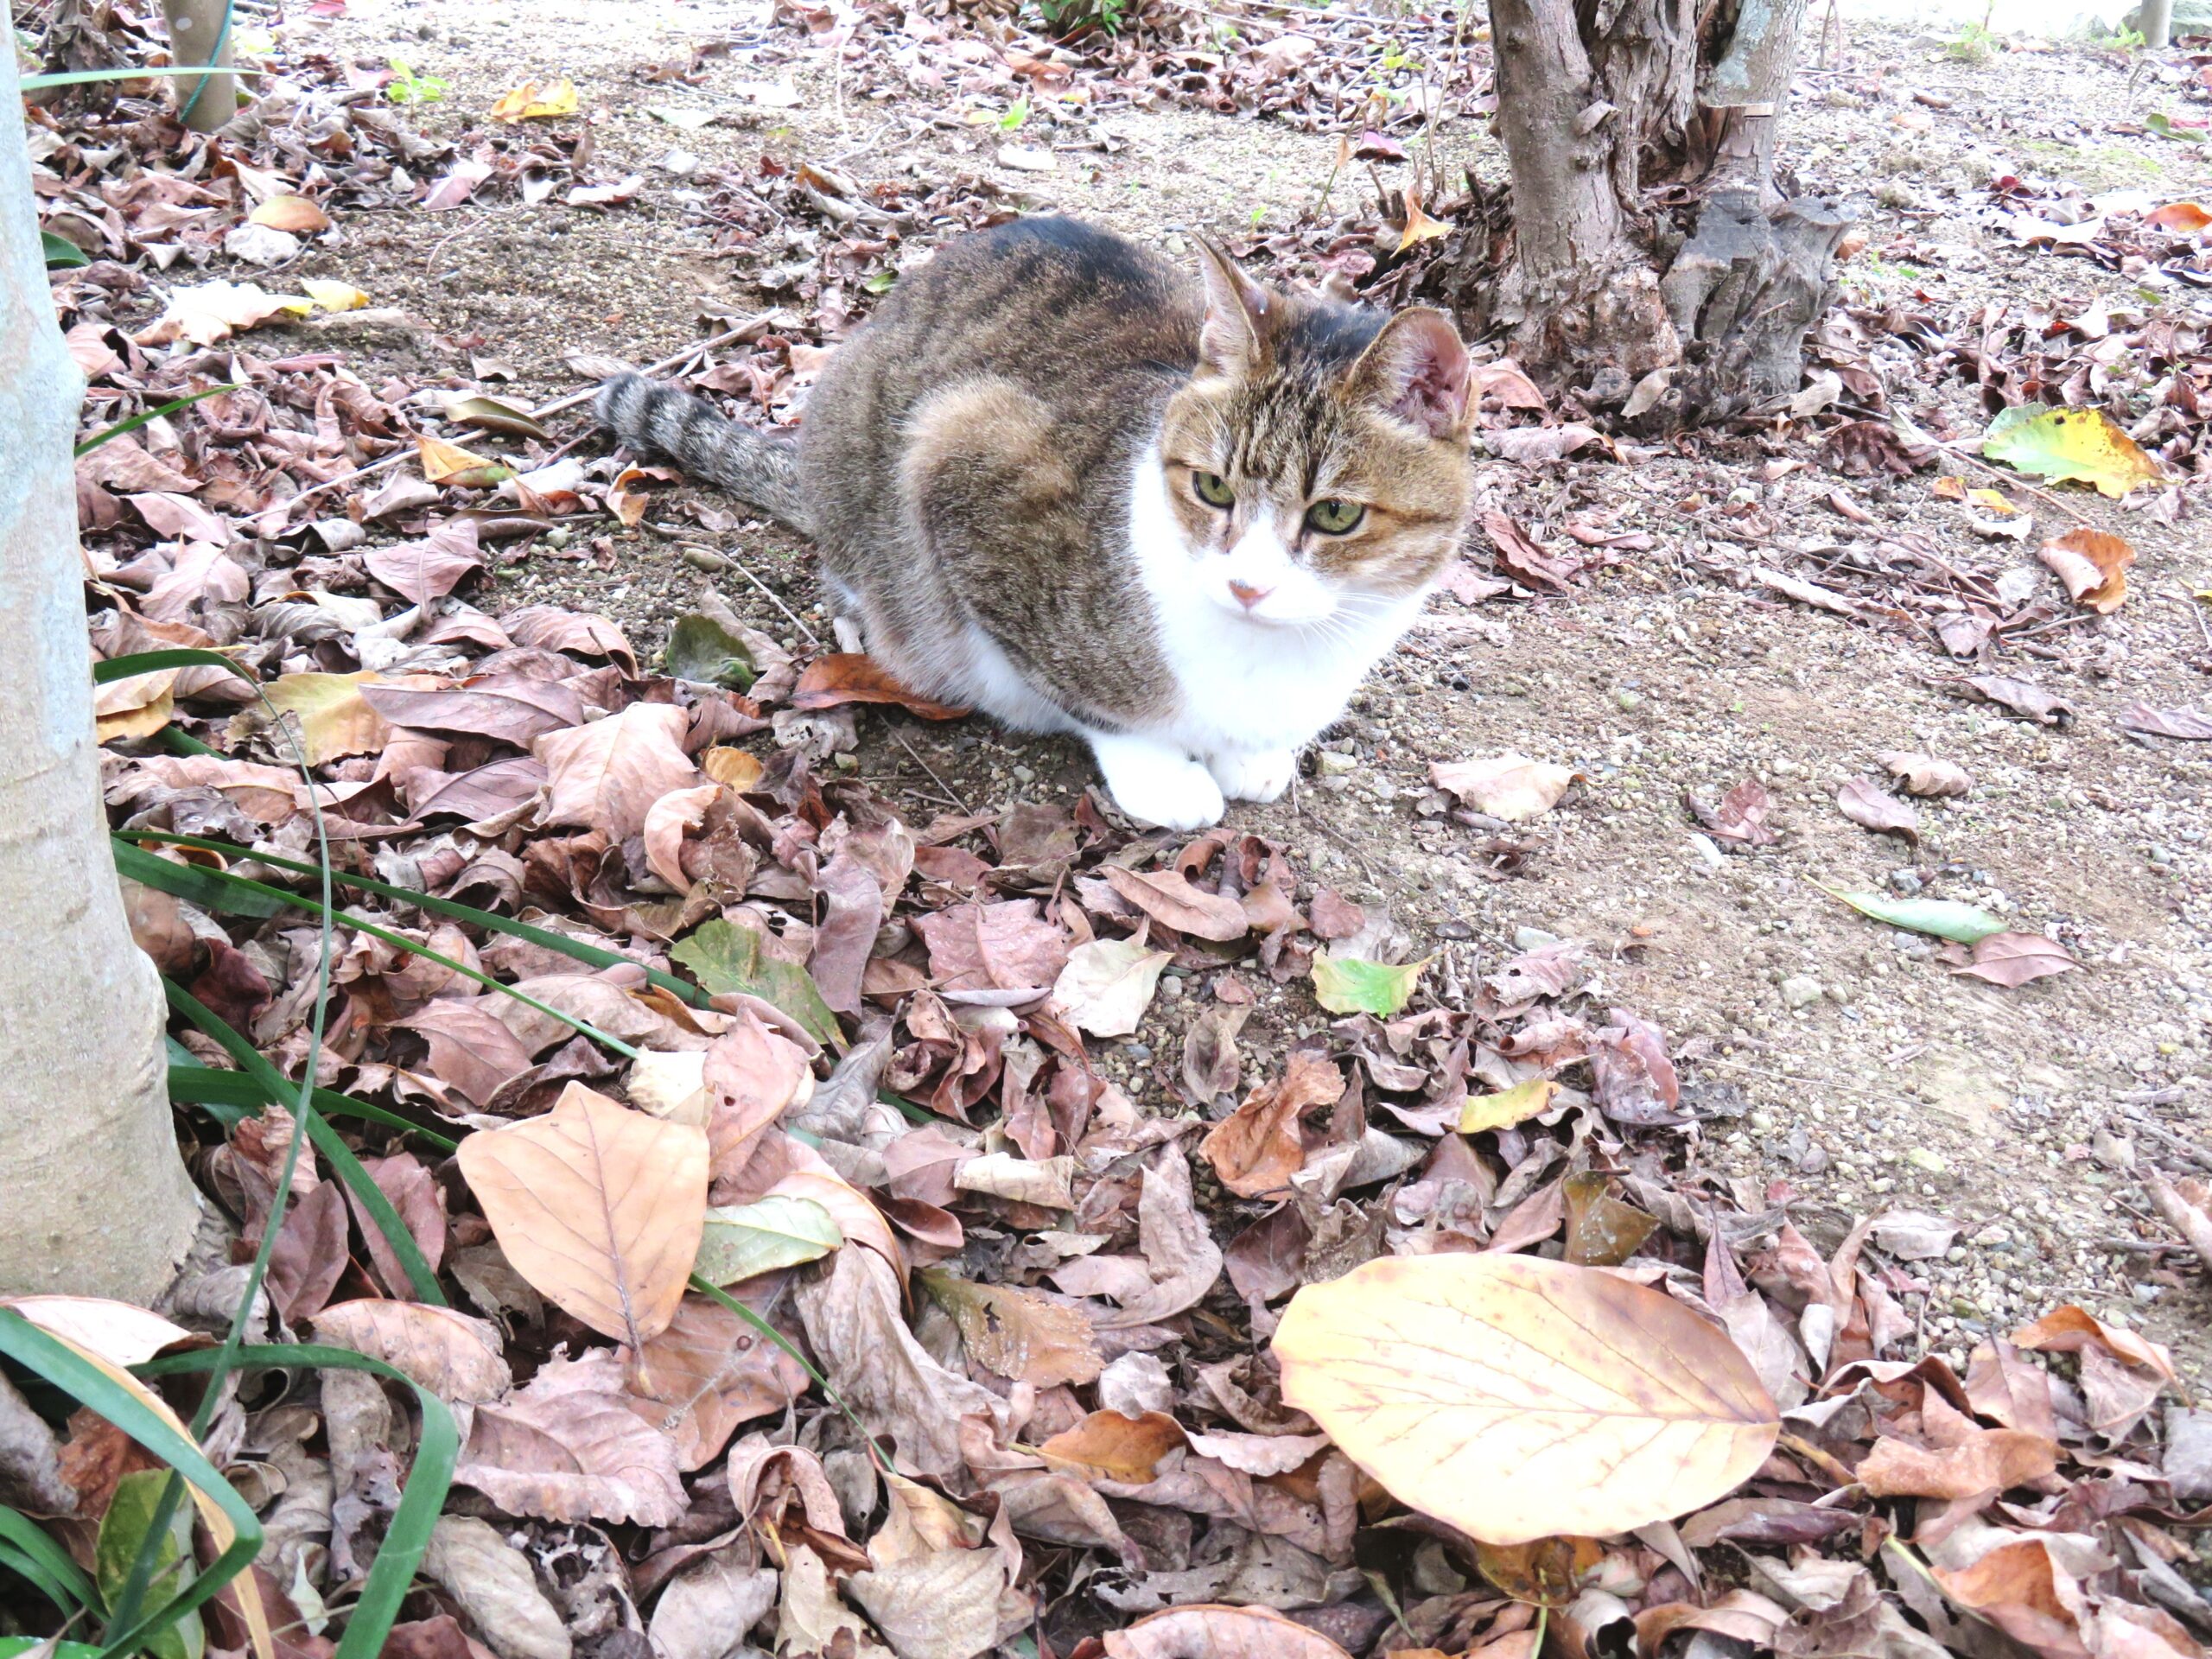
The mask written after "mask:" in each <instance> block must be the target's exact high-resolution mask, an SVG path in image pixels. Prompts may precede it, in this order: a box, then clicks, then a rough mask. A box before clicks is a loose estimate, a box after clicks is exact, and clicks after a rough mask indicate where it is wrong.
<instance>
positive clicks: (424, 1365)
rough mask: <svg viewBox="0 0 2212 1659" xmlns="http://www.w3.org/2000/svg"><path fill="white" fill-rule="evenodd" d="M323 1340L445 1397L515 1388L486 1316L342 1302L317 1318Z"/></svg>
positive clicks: (473, 1398)
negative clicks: (391, 1368)
mask: <svg viewBox="0 0 2212 1659" xmlns="http://www.w3.org/2000/svg"><path fill="white" fill-rule="evenodd" d="M315 1338H316V1340H317V1341H319V1342H327V1343H329V1344H332V1345H333V1346H334V1347H338V1348H350V1349H352V1350H353V1351H354V1352H355V1353H357V1354H366V1355H368V1356H369V1357H370V1358H372V1359H380V1360H382V1361H384V1362H385V1364H387V1365H391V1366H394V1367H396V1368H397V1369H398V1370H402V1371H404V1372H406V1373H407V1375H408V1376H411V1377H413V1378H414V1379H415V1381H416V1382H417V1383H421V1384H422V1385H423V1387H424V1388H426V1389H429V1391H430V1392H431V1393H433V1394H435V1395H437V1396H438V1397H439V1398H440V1399H442V1400H448V1401H452V1400H459V1401H466V1402H469V1403H470V1404H472V1405H473V1404H477V1403H480V1402H483V1401H486V1400H496V1399H498V1398H499V1396H500V1395H503V1394H505V1392H506V1391H507V1390H508V1389H510V1388H511V1387H512V1386H513V1383H514V1377H513V1376H512V1374H511V1373H510V1372H509V1371H508V1370H507V1362H506V1361H505V1359H503V1358H501V1357H500V1355H499V1331H498V1329H497V1327H496V1326H494V1325H493V1324H492V1323H491V1322H490V1321H489V1320H488V1319H471V1318H470V1317H469V1316H468V1315H467V1314H466V1313H455V1312H454V1310H453V1309H452V1308H449V1307H431V1306H427V1305H425V1304H423V1303H420V1302H387V1301H372V1300H363V1301H358V1302H340V1303H338V1304H337V1305H336V1306H331V1307H326V1308H324V1309H323V1310H322V1312H321V1313H318V1314H316V1315H315Z"/></svg>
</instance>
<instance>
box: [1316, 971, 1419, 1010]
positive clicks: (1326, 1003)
mask: <svg viewBox="0 0 2212 1659" xmlns="http://www.w3.org/2000/svg"><path fill="white" fill-rule="evenodd" d="M1429 960H1430V959H1429V958H1428V957H1422V958H1421V960H1420V961H1419V962H1408V963H1404V964H1403V965H1402V966H1394V965H1393V964H1391V963H1387V962H1363V961H1361V960H1360V959H1359V958H1358V957H1314V958H1313V1000H1314V1001H1317V1002H1319V1004H1320V1005H1321V1006H1322V1007H1325V1008H1326V1009H1327V1010H1328V1011H1329V1012H1330V1013H1331V1014H1395V1013H1397V1011H1398V1010H1399V1009H1400V1008H1402V1007H1405V1006H1406V1004H1407V1002H1408V1001H1410V1000H1411V998H1412V996H1413V994H1414V985H1415V984H1416V983H1417V982H1419V981H1420V979H1421V969H1424V968H1426V967H1427V966H1428V964H1429Z"/></svg>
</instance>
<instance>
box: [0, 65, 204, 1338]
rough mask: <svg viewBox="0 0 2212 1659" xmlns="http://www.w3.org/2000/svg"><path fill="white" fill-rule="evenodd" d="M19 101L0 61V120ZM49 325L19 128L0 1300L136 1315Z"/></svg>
mask: <svg viewBox="0 0 2212 1659" xmlns="http://www.w3.org/2000/svg"><path fill="white" fill-rule="evenodd" d="M16 98H17V90H16V64H15V54H13V53H4V54H0V110H5V109H11V108H13V107H14V106H15V104H16ZM84 386H85V381H84V377H83V376H82V375H81V374H79V372H78V371H77V368H76V365H74V364H73V363H72V362H71V361H70V359H69V355H68V353H67V351H66V350H65V349H64V348H63V346H62V343H61V331H60V328H59V327H57V326H56V325H55V321H54V303H53V301H52V299H51V298H50V297H49V296H48V289H47V282H46V272H45V266H44V261H43V259H42V258H41V255H40V252H39V240H38V226H37V223H36V220H35V216H34V214H33V212H32V208H31V183H30V162H29V157H28V156H27V155H26V154H25V151H24V147H23V125H22V122H20V121H9V120H0V593H4V594H6V595H7V596H8V607H9V619H10V638H9V642H8V649H7V650H5V651H0V928H4V930H5V932H6V935H7V940H8V948H7V950H5V951H4V952H0V1291H8V1292H16V1291H69V1292H73V1293H78V1294H88V1295H100V1296H115V1297H120V1298H123V1299H124V1300H129V1301H135V1302H141V1303H144V1302H150V1301H151V1300H153V1299H154V1298H155V1297H156V1295H158V1294H160V1292H161V1291H162V1287H164V1286H165V1285H167V1283H168V1280H169V1277H170V1274H172V1273H173V1271H174V1270H175V1266H176V1264H177V1262H180V1261H181V1259H182V1258H183V1255H184V1251H185V1248H186V1246H187V1245H188V1243H190V1242H191V1239H192V1234H193V1230H194V1225H195V1224H196V1222H197V1220H198V1216H199V1198H198V1196H197V1195H196V1194H195V1193H194V1191H193V1187H192V1183H191V1181H190V1180H189V1179H188V1178H187V1177H186V1174H185V1172H184V1164H183V1161H182V1160H181V1158H179V1156H178V1155H177V1146H176V1134H175V1128H173V1126H172V1121H171V1117H170V1112H169V1103H168V1086H167V1071H168V1066H167V1061H166V1057H165V1055H164V1053H163V1048H162V1027H163V1024H164V1013H163V1005H162V994H161V987H160V984H159V982H158V981H157V979H156V975H155V971H154V965H153V963H150V962H149V961H148V960H147V958H146V957H145V954H144V953H143V951H141V950H139V949H138V948H137V945H135V944H132V943H131V938H130V928H129V926H128V925H126V923H125V922H124V914H123V901H122V899H121V896H120V894H119V893H118V890H117V887H116V876H115V863H114V861H113V859H111V857H110V856H109V854H108V848H107V829H106V824H105V820H104V818H103V816H102V812H101V808H100V792H99V751H98V750H97V749H96V748H95V747H94V745H93V737H92V652H91V650H90V647H89V646H88V645H87V644H86V632H85V609H84V600H83V596H82V582H83V567H82V565H81V564H80V563H79V557H78V553H77V532H76V522H77V502H76V490H75V486H74V481H73V473H72V468H71V466H70V458H69V445H70V438H71V435H72V430H73V426H74V424H75V417H76V412H77V406H78V404H79V402H80V401H81V400H82V398H83V396H84Z"/></svg>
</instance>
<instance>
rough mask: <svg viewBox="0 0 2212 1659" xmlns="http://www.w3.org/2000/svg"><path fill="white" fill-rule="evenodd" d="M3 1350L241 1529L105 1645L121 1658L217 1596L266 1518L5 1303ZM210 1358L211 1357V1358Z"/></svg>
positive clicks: (166, 1428) (74, 1354)
mask: <svg viewBox="0 0 2212 1659" xmlns="http://www.w3.org/2000/svg"><path fill="white" fill-rule="evenodd" d="M0 1354H4V1355H5V1356H7V1357H8V1358H10V1359H12V1360H14V1361H15V1362H16V1363H17V1364H18V1365H21V1366H22V1367H23V1368H24V1369H25V1370H29V1371H31V1372H32V1373H34V1374H35V1375H36V1376H40V1377H41V1378H43V1379H44V1380H45V1381H46V1382H48V1383H51V1384H53V1385H54V1387H55V1388H57V1389H60V1390H61V1391H62V1392H63V1393H64V1394H67V1395H69V1396H70V1397H71V1398H73V1400H75V1401H76V1402H78V1403H79V1405H81V1406H84V1407H86V1408H88V1409H90V1410H92V1411H93V1412H95V1413H97V1414H99V1415H100V1416H101V1417H104V1418H105V1419H106V1420H107V1421H109V1422H110V1423H112V1424H113V1425H114V1426H115V1427H117V1428H118V1429H120V1430H121V1431H122V1432H123V1433H125V1434H128V1435H129V1436H130V1438H131V1439H132V1440H136V1441H137V1443H138V1444H139V1445H140V1446H144V1447H145V1448H146V1450H147V1451H149V1452H152V1453H153V1454H154V1455H155V1456H156V1457H157V1458H159V1459H162V1461H163V1462H164V1463H166V1464H168V1465H169V1467H170V1468H172V1469H174V1470H175V1471H176V1472H177V1473H178V1474H179V1475H181V1476H182V1477H183V1478H185V1479H186V1480H188V1481H190V1482H191V1483H192V1484H194V1486H196V1487H198V1488H199V1489H200V1491H203V1492H205V1493H206V1494H207V1497H209V1498H210V1499H211V1500H212V1501H213V1503H214V1504H215V1507H216V1508H218V1509H219V1510H221V1511H222V1512H223V1516H224V1518H225V1519H226V1520H227V1521H229V1522H230V1523H231V1525H232V1529H234V1531H235V1534H236V1535H235V1536H234V1537H233V1538H232V1540H231V1543H230V1547H229V1548H227V1549H226V1550H224V1552H223V1553H222V1554H220V1555H219V1556H217V1557H216V1558H215V1560H214V1561H213V1563H212V1564H211V1565H209V1566H208V1567H206V1568H205V1569H204V1570H202V1571H201V1572H200V1575H199V1576H198V1577H197V1578H195V1579H194V1580H193V1581H192V1582H191V1583H190V1584H188V1585H187V1586H184V1588H183V1589H182V1590H181V1591H180V1592H178V1593H177V1594H176V1595H175V1596H173V1597H171V1598H170V1599H169V1600H168V1602H167V1603H166V1604H165V1605H162V1606H160V1607H157V1608H156V1609H155V1610H154V1611H152V1612H150V1613H148V1614H146V1615H145V1616H144V1617H143V1618H140V1619H138V1620H137V1622H136V1623H135V1624H133V1625H132V1626H131V1628H130V1629H129V1630H124V1631H123V1632H122V1633H121V1634H120V1635H119V1636H118V1637H117V1638H116V1639H115V1640H113V1641H111V1642H110V1643H108V1644H107V1646H106V1647H105V1649H104V1650H103V1652H104V1656H105V1659H119V1656H121V1655H124V1654H127V1653H129V1652H130V1651H131V1649H134V1648H136V1647H137V1646H138V1644H139V1643H141V1642H142V1641H143V1640H144V1638H145V1637H146V1635H147V1634H148V1633H149V1631H153V1630H161V1629H162V1628H164V1627H165V1626H167V1625H169V1624H175V1622H176V1621H177V1620H178V1619H179V1618H182V1617H183V1616H184V1615H185V1614H186V1613H188V1612H190V1611H192V1610H193V1609H194V1608H196V1607H200V1606H201V1605H205V1604H206V1603H207V1602H208V1601H210V1600H212V1599H213V1598H214V1597H215V1596H217V1595H218V1594H219V1593H220V1592H221V1591H222V1589H223V1586H225V1585H226V1584H228V1583H230V1581H231V1580H232V1579H234V1578H236V1577H238V1574H239V1573H243V1572H245V1569H246V1567H248V1566H249V1565H250V1564H251V1561H252V1560H253V1558H254V1557H255V1556H256V1555H257V1554H259V1553H260V1551H261V1522H260V1520H259V1519H258V1518H257V1516H255V1515H254V1512H253V1506H252V1505H251V1504H250V1503H247V1502H246V1501H245V1499H244V1498H243V1497H239V1496H238V1491H237V1490H236V1489H235V1488H233V1487H232V1484H230V1482H228V1481H226V1480H225V1479H224V1478H223V1477H222V1476H221V1475H220V1474H219V1473H218V1472H217V1471H216V1468H215V1465H213V1464H212V1463H210V1462H208V1461H207V1457H206V1455H205V1454H203V1453H202V1452H201V1451H200V1448H199V1447H198V1446H194V1444H193V1443H192V1441H191V1440H190V1439H189V1438H188V1436H186V1435H185V1434H183V1433H180V1432H179V1431H178V1430H177V1429H176V1428H175V1427H173V1426H172V1425H170V1424H169V1423H168V1422H166V1421H163V1420H162V1417H161V1416H160V1414H157V1413H156V1412H155V1411H154V1410H153V1409H152V1408H150V1407H149V1406H148V1405H147V1404H146V1402H144V1401H143V1400H141V1399H139V1398H138V1397H137V1395H133V1394H132V1393H130V1390H129V1389H125V1388H124V1386H123V1385H122V1384H121V1383H118V1382H117V1381H116V1380H115V1379H114V1378H113V1377H111V1376H108V1375H107V1373H106V1372H105V1371H103V1370H100V1369H99V1366H97V1365H95V1364H93V1363H92V1361H91V1360H89V1359H87V1358H86V1357H84V1356H83V1355H82V1354H80V1353H79V1352H78V1351H76V1350H75V1349H73V1348H72V1347H70V1346H68V1344H66V1343H63V1342H61V1341H60V1340H58V1339H56V1338H54V1337H51V1336H48V1334H47V1333H46V1332H43V1331H41V1330H40V1329H39V1328H38V1327H37V1326H36V1325H33V1324H32V1323H31V1322H30V1321H29V1319H25V1318H24V1317H23V1316H22V1314H20V1313H16V1311H15V1309H13V1308H4V1307H0ZM210 1358H211V1361H212V1359H213V1356H211V1357H210Z"/></svg>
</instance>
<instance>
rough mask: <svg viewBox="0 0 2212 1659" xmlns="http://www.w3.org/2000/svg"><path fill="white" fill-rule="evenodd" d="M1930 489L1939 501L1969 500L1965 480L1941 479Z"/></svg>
mask: <svg viewBox="0 0 2212 1659" xmlns="http://www.w3.org/2000/svg"><path fill="white" fill-rule="evenodd" d="M1929 491H1930V493H1932V494H1933V495H1934V496H1935V498H1936V499H1937V500H1938V501H1963V500H1965V499H1967V481H1966V480H1964V479H1963V478H1959V477H1956V476H1952V477H1946V478H1939V479H1937V480H1936V481H1935V483H1934V484H1932V485H1930V486H1929Z"/></svg>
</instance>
